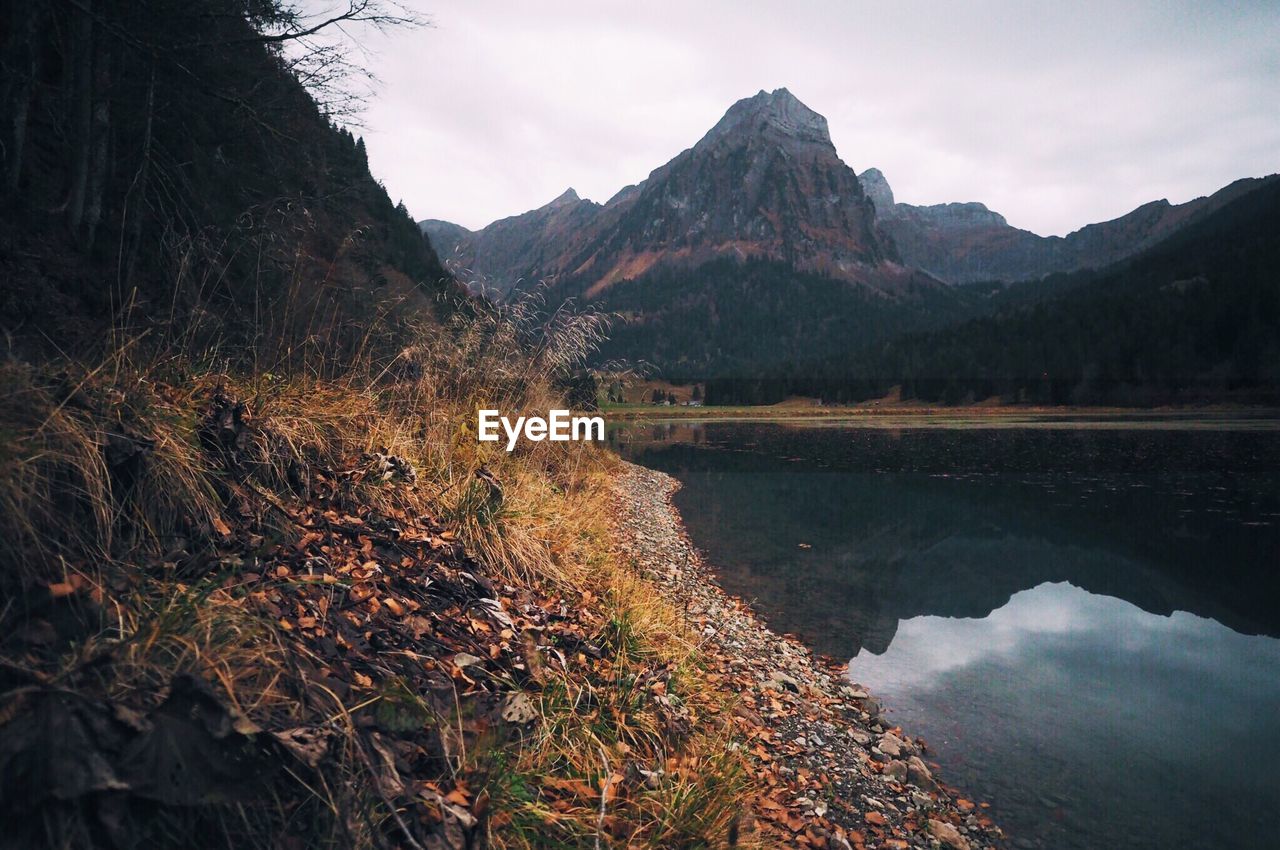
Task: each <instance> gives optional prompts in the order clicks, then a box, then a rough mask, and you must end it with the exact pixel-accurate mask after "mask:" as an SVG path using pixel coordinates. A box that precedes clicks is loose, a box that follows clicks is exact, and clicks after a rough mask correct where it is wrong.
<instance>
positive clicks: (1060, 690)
mask: <svg viewBox="0 0 1280 850" xmlns="http://www.w3.org/2000/svg"><path fill="white" fill-rule="evenodd" d="M874 424H876V425H878V424H879V423H874ZM1175 425H1177V426H1178V427H1156V426H1153V427H1134V428H1124V429H1117V428H1098V427H1094V424H1092V423H1086V424H1084V425H1083V426H1082V427H1052V428H1045V427H1031V428H1025V429H1022V428H1001V429H982V428H978V429H970V428H939V427H929V428H920V429H910V428H907V429H897V430H895V429H892V428H888V429H887V428H884V427H851V426H840V425H831V424H826V423H824V424H823V425H821V426H816V425H815V426H804V425H798V424H795V423H787V424H749V423H711V424H705V425H689V424H679V425H670V426H666V425H657V426H653V425H644V426H632V427H629V428H624V429H620V430H618V431H616V432H614V434H613V439H614V441H615V444H616V445H617V447H618V449H619V450H620V451H621V452H622V453H623V454H624V455H625V456H627V457H630V458H631V459H633V460H637V461H638V462H641V463H643V464H645V465H646V466H650V467H653V468H656V469H660V470H663V471H666V472H669V473H671V474H673V475H675V476H676V477H677V478H679V479H680V480H681V482H682V483H683V487H682V489H681V490H680V491H679V492H678V493H677V494H676V497H675V501H676V504H677V506H678V507H679V508H680V510H681V512H682V514H683V516H684V520H685V523H686V525H687V527H688V530H689V534H690V536H691V538H692V539H693V541H694V543H695V544H697V545H698V546H699V547H701V548H703V549H704V550H705V551H706V552H707V553H708V556H709V561H710V562H711V563H712V565H713V566H714V567H715V568H716V570H717V573H718V575H719V576H720V580H721V583H722V585H723V586H724V587H725V588H726V589H727V590H728V591H730V592H731V593H734V594H737V595H739V596H741V597H743V598H745V599H747V600H749V601H751V602H752V603H753V604H754V605H755V607H756V608H757V610H759V611H760V612H761V613H762V614H763V615H764V617H765V618H766V620H768V622H769V623H770V624H771V625H772V626H773V627H774V628H775V629H777V630H779V631H783V632H790V633H793V634H796V635H797V636H799V637H801V638H803V639H804V640H805V641H806V642H807V643H808V644H809V645H810V646H812V647H813V648H814V649H815V650H816V651H818V652H821V653H824V654H827V655H831V656H835V657H838V658H852V659H853V660H852V661H851V662H850V676H851V678H852V679H854V680H855V681H858V682H861V683H863V684H865V685H867V686H868V687H870V688H871V689H872V690H873V691H874V692H875V693H876V694H877V695H878V696H880V697H882V698H883V699H884V701H885V703H886V704H887V705H888V707H889V709H890V717H891V719H892V720H893V722H895V723H898V724H900V725H902V726H903V727H904V728H905V729H906V730H907V732H908V733H909V734H913V735H921V736H923V737H924V738H925V739H926V740H927V741H928V742H929V744H930V745H931V758H933V759H936V760H937V761H938V762H940V763H941V765H942V767H943V777H944V778H945V780H946V781H947V782H948V783H950V784H954V785H956V786H958V787H960V788H963V789H964V790H965V791H966V792H967V793H969V794H972V795H973V796H976V797H978V798H979V799H983V800H987V801H990V802H991V803H992V804H993V809H992V811H993V814H994V815H995V817H996V819H997V821H998V822H999V823H1000V824H1001V825H1002V826H1004V827H1005V828H1006V830H1008V831H1009V832H1010V834H1011V835H1012V836H1014V837H1015V838H1016V839H1018V840H1019V841H1020V843H1017V844H1016V845H1015V846H1019V847H1040V848H1054V850H1056V848H1093V847H1103V846H1106V847H1116V848H1126V850H1137V848H1165V847H1178V848H1205V850H1208V848H1218V847H1239V848H1259V850H1260V848H1264V847H1266V848H1269V847H1272V846H1274V844H1273V843H1272V842H1273V840H1274V837H1275V836H1276V835H1277V834H1280V832H1278V831H1277V830H1280V821H1278V819H1280V814H1278V813H1280V784H1277V783H1276V782H1275V776H1276V765H1277V764H1280V715H1278V714H1277V706H1280V640H1277V639H1276V637H1275V636H1277V635H1280V575H1278V573H1280V569H1277V568H1278V566H1280V486H1278V483H1277V482H1278V481H1280V474H1278V473H1280V432H1277V431H1276V430H1273V429H1270V428H1269V427H1258V423H1256V422H1246V423H1244V424H1243V427H1241V428H1239V429H1233V428H1231V427H1214V428H1208V429H1205V428H1200V427H1195V425H1196V423H1194V422H1193V423H1191V426H1190V427H1183V425H1185V423H1183V424H1182V425H1179V424H1178V423H1175Z"/></svg>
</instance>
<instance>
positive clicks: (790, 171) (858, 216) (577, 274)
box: [422, 89, 923, 296]
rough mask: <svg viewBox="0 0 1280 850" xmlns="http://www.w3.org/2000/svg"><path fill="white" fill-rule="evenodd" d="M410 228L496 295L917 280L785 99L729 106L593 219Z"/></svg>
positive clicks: (583, 213)
mask: <svg viewBox="0 0 1280 850" xmlns="http://www.w3.org/2000/svg"><path fill="white" fill-rule="evenodd" d="M422 225H423V229H424V231H426V232H427V233H429V234H430V235H431V236H432V241H433V243H435V244H436V245H438V246H439V249H440V251H441V253H442V254H443V255H444V256H445V257H446V258H448V259H449V260H450V262H451V263H452V265H453V266H454V267H455V269H457V270H458V271H459V273H460V275H461V276H462V277H463V278H464V279H473V280H477V281H478V282H479V284H480V285H481V286H483V287H485V288H489V289H491V290H494V291H496V292H498V293H499V294H506V293H508V292H509V291H510V290H511V289H512V288H513V287H515V286H516V285H517V284H518V282H519V281H520V280H522V279H523V280H526V281H533V280H540V279H544V280H548V281H551V282H553V283H554V282H564V281H570V280H571V281H573V282H574V283H573V288H574V289H575V290H576V291H582V292H585V293H586V294H587V295H588V296H596V295H599V294H600V293H602V292H603V291H604V290H606V289H607V288H608V287H610V286H611V285H613V284H615V283H617V282H618V281H621V280H630V279H635V278H637V277H640V276H642V275H644V274H645V273H646V272H648V271H650V270H651V269H654V268H656V267H660V266H663V267H667V266H677V267H688V268H694V267H696V266H698V265H700V264H702V263H705V262H708V261H711V260H714V259H718V258H722V257H731V258H737V259H740V260H745V259H748V258H754V259H767V260H778V261H782V262H785V263H787V264H789V265H791V266H793V267H794V268H795V269H797V270H798V271H806V272H814V273H818V274H822V275H826V276H829V277H833V278H836V279H839V280H846V281H851V282H857V283H861V284H865V285H869V286H873V287H875V288H877V289H882V290H886V291H890V290H894V289H896V288H898V287H900V286H902V285H905V283H906V282H908V281H911V280H914V279H917V278H923V276H921V275H918V274H914V273H912V272H911V271H910V270H907V269H904V268H902V267H901V266H900V265H899V264H898V263H897V260H898V255H897V251H896V249H895V248H894V247H893V243H892V241H891V240H888V239H886V238H884V235H883V233H882V232H880V231H878V230H877V228H876V223H875V207H874V206H873V204H872V202H871V201H870V200H868V198H867V197H866V195H865V194H864V193H863V190H862V186H861V184H860V183H859V182H858V178H857V175H856V174H855V172H854V171H853V170H852V169H851V168H849V166H847V165H845V163H844V162H842V161H841V160H840V157H839V156H838V155H837V154H836V149H835V146H834V145H833V144H832V142H831V137H830V134H829V133H828V130H827V121H826V119H825V118H823V117H822V116H821V115H819V114H818V113H816V112H814V111H813V110H811V109H809V108H808V107H807V106H805V105H804V104H803V103H801V102H800V101H799V100H798V99H796V97H795V96H794V95H792V94H791V93H790V92H789V91H787V90H786V89H777V90H776V91H773V92H765V91H761V92H759V93H758V94H756V95H755V96H754V97H750V98H745V99H743V100H740V101H738V102H737V103H735V104H734V105H733V106H732V107H731V108H730V109H729V111H728V112H726V113H725V115H724V117H723V118H722V119H721V120H720V121H719V122H718V123H717V124H716V125H715V126H714V127H713V128H712V129H711V130H710V131H709V132H708V133H707V134H706V135H705V136H704V137H703V138H702V139H701V140H700V141H699V142H698V143H697V144H696V145H694V146H693V147H692V148H690V149H689V150H686V151H684V152H683V153H681V154H680V155H678V156H677V157H675V159H673V160H671V161H670V162H668V163H667V164H666V165H663V166H662V167H660V168H658V169H656V170H654V171H653V172H652V173H651V174H650V175H649V177H648V178H647V179H646V180H644V181H643V182H642V183H640V184H638V185H635V186H629V187H627V188H626V189H623V190H622V191H621V192H619V193H618V194H617V195H615V196H614V197H613V198H612V199H610V201H609V202H608V203H607V204H604V205H603V206H601V205H598V204H594V203H591V202H590V201H583V200H581V199H579V198H578V196H577V195H576V194H575V193H573V192H572V190H570V192H567V193H566V194H565V195H562V196H561V197H560V198H557V199H556V200H555V201H552V202H551V203H550V204H548V205H547V206H545V207H542V208H540V209H537V210H533V211H531V212H528V213H525V214H523V215H520V216H515V217H513V218H508V219H503V220H501V221H497V222H494V223H493V224H491V225H489V226H488V227H486V228H484V229H483V230H480V231H476V232H475V233H467V232H465V231H462V229H461V228H457V226H456V225H449V224H448V223H447V222H438V221H429V222H423V223H422Z"/></svg>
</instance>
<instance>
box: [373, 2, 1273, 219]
mask: <svg viewBox="0 0 1280 850" xmlns="http://www.w3.org/2000/svg"><path fill="white" fill-rule="evenodd" d="M690 6H692V7H693V8H689V7H690ZM419 7H420V8H421V10H422V11H423V12H425V13H427V14H428V15H430V16H431V17H432V18H433V19H434V21H435V26H434V27H433V28H431V29H426V30H420V31H416V32H410V33H399V34H392V35H390V36H388V37H386V39H385V40H382V41H379V42H378V43H377V44H375V45H374V47H373V50H372V57H371V62H372V65H373V70H374V71H375V73H376V74H377V75H378V76H379V77H380V78H381V80H382V81H383V82H382V85H381V86H380V87H379V88H378V90H377V93H376V95H375V98H374V100H373V101H372V102H371V105H370V107H369V109H368V111H367V113H366V116H365V124H366V128H365V135H366V141H367V144H368V147H369V152H370V160H371V164H372V167H373V170H374V172H375V174H376V175H377V176H378V177H380V178H381V179H383V180H384V182H385V183H386V184H387V185H388V187H389V190H390V192H391V194H392V196H393V197H396V198H400V197H402V198H404V200H405V202H406V203H407V204H408V205H409V207H410V209H411V210H412V211H413V213H414V214H415V215H417V216H419V217H433V218H446V219H450V220H454V221H457V222H459V223H461V224H464V225H466V226H469V227H478V226H482V225H484V224H486V223H488V222H489V221H491V220H493V219H495V218H500V217H503V216H506V215H511V214H515V213H518V212H522V211H524V210H527V209H531V208H533V207H536V206H540V205H541V204H543V203H545V202H546V201H548V200H550V199H551V198H553V197H555V196H556V195H558V194H559V193H560V192H561V191H563V190H564V189H565V188H566V187H567V186H573V187H575V188H576V189H577V190H578V192H579V193H580V194H582V195H583V196H584V197H590V198H593V199H596V200H605V199H607V198H608V197H609V196H611V195H612V194H613V193H614V192H616V191H617V190H618V189H619V188H621V187H622V186H624V185H626V184H628V183H633V182H635V181H637V180H640V179H643V178H644V177H645V176H646V174H647V173H648V171H649V170H650V169H652V168H655V167H657V166H659V165H661V164H662V163H664V162H665V161H666V160H668V159H669V158H671V157H672V156H673V155H675V154H676V153H678V152H679V151H680V150H682V149H684V148H686V147H688V146H690V145H692V144H693V143H694V142H696V141H697V139H698V138H699V137H700V136H701V135H702V133H704V132H705V131H706V130H707V129H709V128H710V127H711V125H712V124H714V123H715V121H716V120H717V119H718V118H719V117H720V115H721V114H722V113H723V112H724V110H725V109H726V108H728V106H729V105H730V104H731V103H732V102H733V101H734V100H736V99H738V98H740V97H745V96H748V95H750V94H753V93H754V92H756V91H757V90H759V89H761V88H767V89H772V88H776V87H779V86H786V87H788V88H790V89H791V90H792V91H793V92H794V93H795V94H796V95H797V96H798V97H800V98H801V99H802V100H804V101H805V102H806V103H808V104H809V105H810V106H811V107H813V108H814V109H816V110H817V111H819V112H821V113H823V114H824V115H826V116H827V118H828V119H829V122H830V127H831V134H832V138H833V140H834V142H835V144H836V147H837V149H838V150H839V152H840V154H841V157H842V158H843V159H844V160H845V161H846V162H847V163H849V164H850V165H851V166H853V167H854V168H856V169H858V170H862V169H865V168H868V167H870V166H876V167H879V168H880V169H882V170H883V171H884V172H885V174H886V176H887V177H888V179H889V181H890V182H891V183H892V184H893V186H894V190H895V193H896V194H897V195H898V198H899V200H903V201H907V202H911V203H939V202H944V201H953V200H980V201H983V202H984V203H986V204H988V205H989V206H990V207H992V208H993V209H997V210H999V211H1000V212H1002V213H1004V214H1005V215H1006V216H1007V217H1008V219H1009V221H1010V222H1011V223H1012V224H1015V225H1017V226H1021V227H1026V228H1028V229H1031V230H1034V231H1036V232H1039V233H1065V232H1067V231H1070V230H1073V229H1075V228H1077V227H1079V226H1082V225H1084V224H1086V223H1089V222H1092V221H1098V220H1103V219H1106V218H1111V217H1114V216H1116V215H1120V214H1122V213H1124V212H1126V211H1128V210H1129V209H1132V208H1133V207H1134V206H1137V205H1138V204H1140V203H1143V202H1145V201H1148V200H1153V199H1156V198H1161V197H1167V198H1168V199H1169V200H1171V201H1174V202H1181V201H1185V200H1188V199H1190V198H1192V197H1195V196H1197V195H1202V194H1206V193H1209V192H1212V191H1214V190H1215V189H1217V188H1219V187H1220V186H1222V185H1225V184H1226V183H1228V182H1230V181H1231V180H1233V179H1236V178H1238V177H1245V176H1259V175H1261V174H1266V173H1271V172H1273V171H1276V170H1280V67H1278V63H1277V58H1276V54H1277V51H1276V50H1275V48H1274V45H1275V44H1277V43H1280V6H1276V5H1275V4H1267V3H1261V4H1255V5H1241V6H1236V7H1233V8H1230V9H1227V8H1225V7H1224V6H1220V5H1217V4H1212V5H1210V4H1196V3H1160V4H1154V3H1152V4H1127V5H1123V6H1117V4H1102V3H1085V4H1071V5H1069V6H1060V7H1052V6H1048V5H1043V4H1021V3H995V2H990V3H966V4H945V5H944V4H935V3H899V2H892V3H888V2H886V3H855V4H849V3H844V2H792V3H743V2H704V3H698V4H687V3H674V2H657V3H648V4H634V3H627V4H622V3H607V2H594V3H587V2H584V3H568V2H544V3H537V4H527V3H515V2H510V3H476V2H464V1H463V0H440V2H433V3H427V2H423V3H421V4H419Z"/></svg>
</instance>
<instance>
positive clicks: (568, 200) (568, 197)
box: [547, 186, 582, 209]
mask: <svg viewBox="0 0 1280 850" xmlns="http://www.w3.org/2000/svg"><path fill="white" fill-rule="evenodd" d="M581 200H582V198H579V197H578V193H577V192H575V191H574V190H573V187H572V186H570V187H569V188H568V189H565V190H564V192H562V193H561V194H560V196H559V197H558V198H556V199H555V200H554V201H552V202H551V203H549V204H547V207H548V208H550V209H556V208H558V207H563V206H567V205H569V204H576V203H578V202H579V201H581Z"/></svg>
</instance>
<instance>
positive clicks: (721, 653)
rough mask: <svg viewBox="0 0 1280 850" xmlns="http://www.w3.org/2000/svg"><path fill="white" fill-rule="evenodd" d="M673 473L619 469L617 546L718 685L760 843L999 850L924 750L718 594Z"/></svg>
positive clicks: (830, 672) (836, 676)
mask: <svg viewBox="0 0 1280 850" xmlns="http://www.w3.org/2000/svg"><path fill="white" fill-rule="evenodd" d="M678 488H679V482H677V481H676V480H675V479H674V478H672V477H671V476H669V475H666V474H664V473H661V472H656V471H653V470H650V469H645V468H643V467H640V466H636V465H634V464H630V463H625V462H624V463H623V466H622V471H621V473H620V474H619V476H618V477H617V479H616V481H615V484H614V492H615V497H616V508H617V513H616V516H617V526H618V528H617V532H618V538H617V539H618V545H619V548H620V550H621V551H622V553H623V554H624V556H625V557H628V558H630V559H631V560H632V561H633V562H634V564H635V566H636V568H637V569H639V570H640V571H641V572H642V573H643V574H644V575H645V576H646V577H647V578H649V579H650V580H651V581H653V582H654V583H655V584H656V585H657V586H658V587H659V589H660V590H661V592H662V593H663V594H664V595H665V596H666V597H667V599H668V600H670V601H671V602H673V603H675V604H676V605H677V606H678V607H679V609H680V610H681V611H683V612H684V614H685V616H686V618H687V620H688V623H689V625H690V626H691V627H692V628H693V629H694V630H695V631H696V632H698V633H699V634H701V635H702V637H703V643H702V653H703V656H704V658H705V660H706V662H707V665H708V666H709V668H710V669H712V670H713V671H715V672H716V674H718V675H719V676H721V677H722V678H721V681H722V682H723V683H724V685H725V687H726V688H732V689H733V690H734V691H735V692H737V693H740V694H741V699H740V701H739V702H738V704H737V705H736V706H735V708H734V710H733V718H732V722H733V723H734V724H735V725H736V726H737V727H738V729H739V730H740V732H741V733H742V737H743V740H744V742H745V744H744V745H745V746H746V748H747V749H748V750H749V752H750V753H751V754H752V756H753V758H754V760H755V762H756V766H757V770H758V771H759V778H761V779H762V780H764V783H765V784H766V785H767V786H768V787H769V788H770V789H771V790H770V791H769V793H767V794H765V795H764V796H762V797H761V798H760V799H759V800H757V801H754V803H753V805H752V806H751V808H752V811H751V812H750V813H747V812H744V816H743V819H742V829H743V833H744V836H747V835H750V834H751V833H752V832H753V831H755V832H756V833H757V838H758V839H759V843H760V844H762V845H764V846H792V847H827V848H836V850H851V849H852V848H863V847H865V848H876V847H884V848H899V849H900V848H908V847H944V848H950V850H979V848H989V847H1002V846H1004V836H1003V834H1002V833H1001V831H1000V830H999V828H998V827H996V826H995V824H994V823H992V821H991V819H990V818H989V817H987V815H986V813H985V812H984V808H985V806H983V805H982V804H975V803H973V802H971V801H969V800H966V799H964V798H963V797H962V796H961V795H960V793H959V791H957V790H956V789H953V788H948V787H946V786H945V785H943V784H942V783H941V782H940V781H939V780H938V779H937V778H936V777H935V776H934V770H935V769H936V765H932V764H931V763H930V762H929V761H928V760H927V755H926V751H925V748H924V744H923V742H921V741H919V740H913V739H910V738H908V737H906V736H905V735H904V734H903V732H902V730H901V729H898V728H896V727H894V726H893V724H892V721H890V720H888V719H887V718H885V717H884V716H883V714H882V710H881V706H880V703H879V702H878V701H877V700H876V699H875V697H873V696H871V695H870V694H868V693H867V692H866V691H865V690H863V689H861V688H859V687H857V686H855V685H853V684H851V683H850V682H849V681H848V680H847V678H846V677H845V676H844V671H843V669H836V668H835V667H830V668H829V667H826V666H824V665H823V663H822V662H821V661H819V660H818V659H817V658H815V657H814V656H813V654H812V653H811V652H810V651H809V650H808V649H807V648H805V647H804V646H803V645H802V644H800V643H799V642H797V641H796V640H794V639H791V638H787V637H782V636H779V635H778V634H775V633H774V632H773V631H771V630H770V629H769V628H768V627H767V626H766V625H765V624H764V623H763V622H761V621H760V619H759V618H758V617H757V616H756V615H755V613H754V612H752V611H751V609H750V608H748V607H747V606H746V605H745V604H744V603H743V602H742V601H741V600H739V599H736V598H734V597H732V596H730V595H729V594H727V593H725V591H723V590H722V589H721V588H720V586H719V584H718V583H717V581H716V579H715V576H714V574H713V573H712V572H711V570H710V569H709V568H708V566H707V565H706V564H705V563H704V562H703V561H702V559H701V558H700V557H699V554H698V552H697V550H696V549H695V548H694V546H693V545H692V543H691V542H690V541H689V538H688V536H687V535H686V534H685V531H684V526H683V523H682V521H681V519H680V516H679V513H678V511H677V510H676V509H675V507H674V506H673V505H672V503H671V495H672V494H673V493H674V492H675V491H676V489H678Z"/></svg>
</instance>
